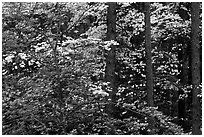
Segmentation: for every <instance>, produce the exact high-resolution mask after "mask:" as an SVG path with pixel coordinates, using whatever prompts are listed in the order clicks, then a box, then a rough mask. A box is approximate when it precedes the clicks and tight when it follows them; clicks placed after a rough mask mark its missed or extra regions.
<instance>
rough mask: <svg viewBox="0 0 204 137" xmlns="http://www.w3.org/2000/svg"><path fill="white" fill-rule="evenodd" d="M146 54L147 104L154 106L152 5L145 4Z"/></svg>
mask: <svg viewBox="0 0 204 137" xmlns="http://www.w3.org/2000/svg"><path fill="white" fill-rule="evenodd" d="M145 9H146V12H145V53H146V78H147V85H146V87H147V103H148V105H149V106H154V100H153V86H154V83H153V72H152V53H151V49H152V48H151V24H150V3H149V2H146V3H145Z"/></svg>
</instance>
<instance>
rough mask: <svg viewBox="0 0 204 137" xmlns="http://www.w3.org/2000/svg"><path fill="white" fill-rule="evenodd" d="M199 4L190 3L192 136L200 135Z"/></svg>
mask: <svg viewBox="0 0 204 137" xmlns="http://www.w3.org/2000/svg"><path fill="white" fill-rule="evenodd" d="M199 11H200V3H199V2H192V14H191V19H192V26H191V32H192V48H191V49H192V70H191V71H192V85H193V89H192V107H193V125H192V133H193V135H201V134H202V133H201V129H200V128H201V110H200V108H201V104H200V101H199V98H198V94H199V92H200V90H201V89H200V87H199V86H200V84H201V76H200V55H199V54H200V51H199V50H200V45H199V25H200V23H201V21H200V19H199Z"/></svg>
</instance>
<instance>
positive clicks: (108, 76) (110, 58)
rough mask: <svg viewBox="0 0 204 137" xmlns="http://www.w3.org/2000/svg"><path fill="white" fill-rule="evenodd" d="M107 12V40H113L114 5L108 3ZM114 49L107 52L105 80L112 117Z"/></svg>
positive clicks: (114, 24) (114, 83)
mask: <svg viewBox="0 0 204 137" xmlns="http://www.w3.org/2000/svg"><path fill="white" fill-rule="evenodd" d="M107 4H108V12H107V40H115V34H116V3H115V2H108V3H107ZM115 49H116V47H115V46H114V45H111V50H110V51H108V55H107V57H106V72H105V80H106V82H110V87H111V89H112V90H111V92H109V99H110V100H111V103H110V105H109V106H108V113H109V114H110V115H111V116H113V115H114V110H115V107H114V104H113V103H114V102H115V96H116V91H117V88H116V80H115V63H116V62H115Z"/></svg>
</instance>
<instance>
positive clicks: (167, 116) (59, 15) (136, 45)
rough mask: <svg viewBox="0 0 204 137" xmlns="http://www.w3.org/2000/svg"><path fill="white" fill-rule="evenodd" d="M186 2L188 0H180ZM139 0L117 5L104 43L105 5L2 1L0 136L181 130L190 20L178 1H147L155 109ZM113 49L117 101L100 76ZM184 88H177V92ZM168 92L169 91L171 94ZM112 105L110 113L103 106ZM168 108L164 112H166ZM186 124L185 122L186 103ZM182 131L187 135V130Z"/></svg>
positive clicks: (187, 89) (188, 88) (186, 91)
mask: <svg viewBox="0 0 204 137" xmlns="http://www.w3.org/2000/svg"><path fill="white" fill-rule="evenodd" d="M180 4H181V5H183V6H186V7H187V8H185V10H187V12H188V13H189V11H188V10H189V7H188V3H187V5H185V4H184V3H180ZM141 5H142V3H118V7H117V38H116V41H106V28H107V26H106V9H107V5H106V4H105V3H92V2H91V3H38V2H36V3H32V2H31V3H3V8H2V9H3V11H2V18H3V19H2V29H3V30H2V53H3V56H2V59H3V61H2V81H3V83H2V110H3V111H2V112H3V113H2V114H3V115H2V118H3V120H2V121H3V122H2V123H3V125H2V130H3V134H12V135H16V134H19V135H22V134H23V135H33V134H35V135H36V134H42V135H45V134H49V135H51V134H55V135H56V134H58V135H65V134H81V135H82V134H83V135H89V134H102V135H104V134H115V135H124V134H125V135H130V134H134V135H141V134H142V135H143V134H149V133H151V132H152V131H151V130H150V127H149V126H150V125H149V120H150V118H153V119H154V122H155V125H156V126H155V129H154V132H155V134H159V135H170V134H172V135H180V134H184V130H183V129H182V127H181V126H180V125H178V124H179V123H178V122H175V119H178V117H177V116H176V115H175V114H173V110H172V109H173V107H175V106H174V105H175V104H174V102H176V101H178V100H179V98H178V97H176V95H177V94H180V95H181V96H182V97H183V98H185V99H186V100H187V102H188V101H189V102H190V100H191V92H190V91H191V84H189V83H187V84H186V85H183V84H181V79H182V76H183V70H182V67H183V66H182V65H183V62H186V60H187V59H185V58H182V57H181V56H180V55H181V54H182V55H183V54H184V53H185V51H188V44H189V41H190V33H191V30H190V29H189V28H190V25H191V24H190V20H189V19H188V18H185V17H181V14H180V13H179V12H180V11H179V12H178V9H179V3H167V4H163V3H152V4H151V25H152V46H153V65H154V81H155V87H154V89H155V91H154V92H155V96H154V100H155V104H156V106H158V108H156V107H153V108H151V107H147V104H146V91H145V89H146V84H145V83H146V82H145V81H146V74H145V67H146V64H145V48H144V13H143V12H142V9H141V7H142V6H141ZM112 44H114V45H116V46H117V51H116V62H117V64H116V70H115V71H116V72H115V73H116V77H117V89H118V91H117V94H116V98H117V101H116V102H111V101H110V100H107V98H108V96H109V93H110V91H111V89H110V86H109V83H107V82H104V76H105V66H106V62H105V59H106V55H107V52H108V51H109V50H110V46H111V45H112ZM181 90H182V91H183V90H184V92H182V93H179V92H180V91H181ZM172 96H173V97H172ZM110 103H112V104H114V106H115V108H116V112H115V114H114V117H109V116H108V112H107V111H106V107H107V105H108V104H110ZM169 108H170V110H169ZM187 110H188V114H187V116H186V122H189V121H190V120H191V115H190V114H191V106H190V105H189V106H187ZM188 133H190V132H189V131H188Z"/></svg>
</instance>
